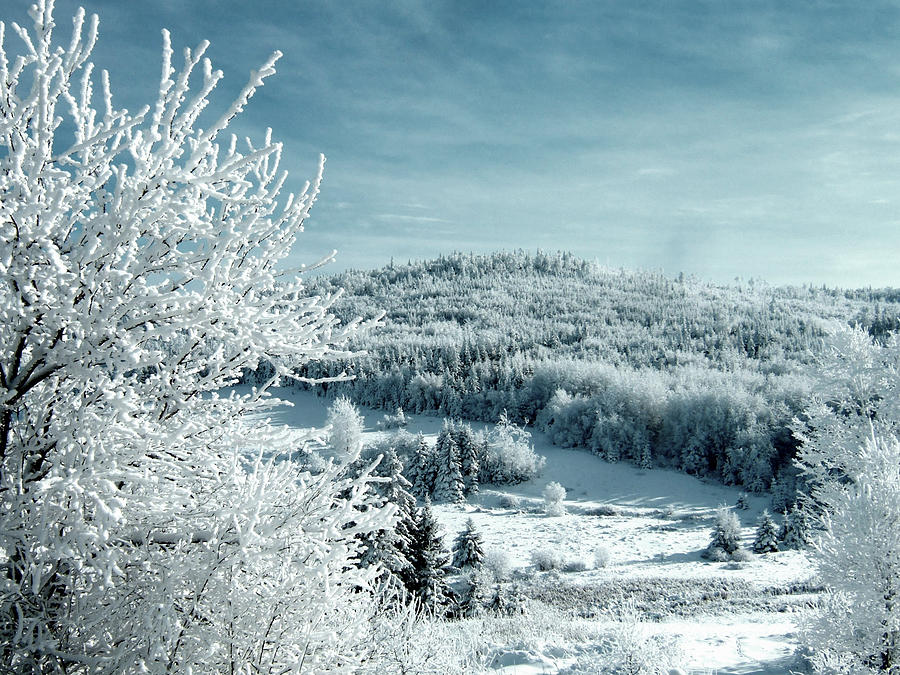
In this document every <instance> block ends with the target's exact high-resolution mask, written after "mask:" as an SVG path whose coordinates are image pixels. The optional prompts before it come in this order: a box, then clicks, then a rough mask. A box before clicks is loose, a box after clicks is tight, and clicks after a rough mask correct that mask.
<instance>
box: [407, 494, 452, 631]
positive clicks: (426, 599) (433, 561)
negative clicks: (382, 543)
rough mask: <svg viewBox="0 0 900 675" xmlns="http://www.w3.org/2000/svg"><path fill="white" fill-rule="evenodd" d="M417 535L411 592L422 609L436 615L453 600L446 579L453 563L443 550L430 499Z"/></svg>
mask: <svg viewBox="0 0 900 675" xmlns="http://www.w3.org/2000/svg"><path fill="white" fill-rule="evenodd" d="M416 525H417V527H416V532H415V536H414V537H413V540H412V550H411V551H410V562H411V563H412V567H413V579H412V583H411V586H412V591H413V593H414V594H415V596H416V598H417V599H418V601H419V602H420V603H421V606H422V609H423V610H425V611H426V612H429V613H432V614H436V613H437V612H438V611H439V610H440V609H441V608H442V607H444V606H445V605H446V604H447V602H448V600H449V598H450V593H451V592H450V588H449V586H447V582H446V580H445V579H444V576H445V573H446V570H445V568H446V566H447V563H448V562H449V560H450V556H449V555H448V554H447V550H446V549H445V548H444V544H443V539H442V538H441V533H440V528H439V526H438V522H437V520H436V519H435V517H434V513H433V511H432V510H431V500H429V499H428V498H426V499H425V504H424V506H422V508H421V509H419V517H418V520H417V523H416Z"/></svg>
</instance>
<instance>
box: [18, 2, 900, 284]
mask: <svg viewBox="0 0 900 675" xmlns="http://www.w3.org/2000/svg"><path fill="white" fill-rule="evenodd" d="M29 2H30V0H13V2H12V3H8V4H10V5H11V6H9V7H4V9H5V10H6V14H7V15H8V18H9V19H14V20H19V21H22V20H26V19H25V11H26V9H27V5H28V4H29ZM76 4H86V5H87V9H88V11H97V12H98V13H99V14H100V15H101V22H102V23H101V39H100V46H99V47H98V52H97V60H98V62H99V63H98V65H100V66H101V67H107V68H109V69H110V70H111V71H112V77H113V82H114V84H115V85H116V87H117V88H116V92H115V93H116V95H117V97H118V98H119V99H120V100H122V101H124V102H126V103H127V105H128V106H129V107H132V108H135V107H137V105H138V104H140V103H143V102H145V101H146V100H147V99H148V98H149V97H150V96H152V95H153V94H154V92H155V87H156V83H157V81H158V72H159V61H158V56H157V55H158V52H159V45H160V38H159V29H160V28H162V27H164V26H168V27H170V28H172V29H173V37H174V39H175V41H176V43H177V44H179V45H184V44H187V45H193V44H196V42H198V41H199V40H200V39H202V38H209V39H210V40H211V41H212V47H211V49H210V56H211V57H212V58H213V60H214V61H215V62H216V65H218V66H219V67H222V68H223V69H224V70H225V73H226V80H225V82H223V92H222V94H221V97H220V99H219V100H221V101H223V102H224V101H226V100H227V99H228V98H229V97H230V96H232V95H234V93H235V92H236V91H237V90H238V89H239V88H240V86H241V85H242V84H243V82H244V81H245V77H246V73H247V72H248V71H249V69H250V68H253V67H255V66H256V65H258V64H259V63H260V62H261V61H262V60H263V59H264V58H265V57H266V56H267V55H268V53H270V52H271V51H272V50H273V49H276V48H277V49H280V50H282V51H283V52H284V58H283V59H282V61H281V62H280V64H279V67H278V69H279V73H278V76H277V77H275V78H273V79H272V80H271V81H270V82H269V83H268V84H267V85H266V87H265V88H264V89H263V90H262V91H260V92H259V94H258V95H257V96H256V97H255V98H254V100H253V102H252V103H251V105H250V106H249V107H248V111H247V114H246V115H245V116H243V117H242V118H241V120H240V121H239V122H238V123H237V128H238V130H239V131H241V132H242V133H247V134H253V135H258V134H261V133H262V131H263V130H264V128H265V127H266V126H272V127H273V128H274V131H275V135H276V136H277V137H279V138H282V139H283V140H284V141H285V143H286V149H287V154H286V158H287V159H286V162H287V164H288V167H287V168H289V169H290V170H291V173H292V176H293V178H292V181H294V183H295V184H297V185H298V186H299V184H301V183H302V180H303V179H304V178H306V177H307V176H309V175H311V173H312V172H313V171H314V168H315V162H316V157H317V154H318V152H320V151H321V152H324V153H325V154H326V155H327V156H328V158H329V161H328V165H327V168H326V182H325V186H324V189H323V192H322V196H321V199H320V200H319V202H318V203H317V205H316V207H315V209H314V211H313V217H312V219H311V220H310V223H309V227H308V228H307V232H306V233H305V234H304V238H303V240H302V241H301V243H300V244H299V247H300V248H299V249H298V251H300V252H299V253H298V256H299V255H301V253H302V249H303V247H308V248H309V249H317V247H319V248H321V249H322V250H323V251H324V252H327V251H328V250H330V249H331V248H332V247H334V248H339V249H341V250H342V256H343V255H344V253H346V258H350V259H351V260H352V261H353V263H352V266H359V267H361V266H365V264H364V263H365V261H366V260H368V261H369V262H370V263H371V264H372V265H375V264H380V263H383V262H386V261H387V260H389V259H390V257H391V255H396V256H397V257H407V256H408V257H423V256H428V255H434V254H436V253H439V252H441V251H445V250H453V249H469V248H471V249H473V250H485V249H489V248H490V247H518V246H521V247H525V248H536V247H539V246H540V247H544V248H554V249H557V248H558V249H571V250H574V251H575V252H576V253H580V254H582V255H585V256H587V257H594V256H598V257H600V258H601V259H602V260H609V261H610V263H611V264H613V265H614V266H617V265H620V264H621V265H626V266H644V267H661V268H663V269H666V270H668V271H671V272H673V273H674V272H677V271H679V270H684V271H686V272H690V273H694V274H697V275H700V276H710V277H715V278H721V279H731V278H733V277H734V276H736V275H742V276H751V275H752V276H763V277H766V278H768V279H770V280H772V281H779V280H791V281H798V278H797V277H798V275H806V277H807V278H808V280H810V281H815V282H822V281H827V282H829V283H837V282H838V281H839V282H840V283H845V284H847V283H849V284H870V283H871V284H876V285H883V284H886V283H898V282H900V279H898V278H897V277H896V271H895V269H896V265H895V264H893V263H895V261H896V259H897V255H896V254H897V253H898V249H900V228H898V226H897V224H896V223H895V222H894V220H895V213H894V211H893V208H892V204H893V203H894V200H895V198H896V195H898V194H900V40H898V39H897V35H900V5H897V4H896V3H893V2H888V1H887V0H873V1H872V2H867V3H865V4H860V3H857V2H852V1H851V0H836V1H833V2H810V3H766V2H763V3H760V2H756V1H755V0H737V1H736V2H728V3H718V2H690V3H665V2H647V1H645V0H636V1H635V2H618V1H616V0H601V1H599V2H572V1H571V0H537V1H535V2H527V3H460V2H455V1H451V0H392V1H391V2H385V3H376V4H372V3H369V2H364V1H363V0H346V1H342V2H319V3H288V2H281V1H278V0H255V1H254V2H252V3H246V2H241V1H239V0H215V1H214V0H196V1H194V2H189V3H186V2H170V1H166V2H153V3H136V2H130V3H121V2H113V1H112V0H57V23H58V24H59V25H60V26H61V27H63V26H67V25H68V21H67V19H66V17H65V15H66V14H71V13H72V12H73V10H74V7H75V6H76ZM4 18H7V17H4ZM791 256H793V257H791ZM343 259H345V258H342V257H339V261H341V260H343ZM801 259H802V261H803V262H802V265H800V264H798V263H797V260H801ZM339 264H343V263H340V262H339ZM348 264H349V263H348Z"/></svg>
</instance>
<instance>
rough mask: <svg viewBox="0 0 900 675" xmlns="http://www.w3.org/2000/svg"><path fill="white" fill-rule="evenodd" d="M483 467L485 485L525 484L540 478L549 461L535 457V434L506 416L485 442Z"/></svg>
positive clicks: (482, 473)
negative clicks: (532, 440) (532, 439)
mask: <svg viewBox="0 0 900 675" xmlns="http://www.w3.org/2000/svg"><path fill="white" fill-rule="evenodd" d="M480 464H481V466H480V480H481V482H482V483H522V482H524V481H527V480H531V479H532V478H534V477H535V476H537V475H539V474H540V473H541V471H543V470H544V464H546V459H545V458H544V457H541V456H540V455H538V454H536V453H535V451H534V446H532V444H531V434H530V433H528V432H527V431H526V430H525V429H523V428H521V427H518V426H516V425H515V424H513V423H512V422H510V421H509V418H508V417H507V416H506V414H503V415H501V416H500V421H499V422H497V426H496V427H494V429H492V430H491V431H490V432H489V433H488V435H487V438H486V439H485V441H484V445H483V452H482V456H481V463H480Z"/></svg>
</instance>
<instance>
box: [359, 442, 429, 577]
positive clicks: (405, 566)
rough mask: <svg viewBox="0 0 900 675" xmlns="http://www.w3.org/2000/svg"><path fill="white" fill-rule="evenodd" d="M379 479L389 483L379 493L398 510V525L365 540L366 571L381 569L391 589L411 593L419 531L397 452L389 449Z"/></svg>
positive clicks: (363, 558)
mask: <svg viewBox="0 0 900 675" xmlns="http://www.w3.org/2000/svg"><path fill="white" fill-rule="evenodd" d="M375 475H377V476H379V477H382V478H385V479H387V480H386V481H385V482H380V483H377V484H376V485H377V492H378V494H379V495H380V496H381V497H382V498H383V500H384V501H385V502H386V503H389V504H392V505H393V506H394V507H395V508H396V521H395V522H394V526H393V527H392V528H389V529H384V530H380V531H378V532H375V533H370V534H368V535H365V536H364V537H363V547H364V548H363V554H362V555H361V557H360V565H361V566H362V567H370V566H373V565H379V566H380V567H381V568H382V570H383V572H382V574H381V575H380V581H381V582H382V583H383V584H384V585H386V586H387V587H388V588H389V589H392V590H398V591H399V590H400V589H401V588H403V589H406V590H409V591H411V590H412V586H413V579H414V572H413V566H412V563H411V561H410V557H411V556H412V546H413V543H412V542H413V539H414V537H415V531H416V527H417V526H416V502H415V499H414V498H413V496H412V495H411V494H410V492H409V488H410V484H409V481H408V480H407V479H406V477H405V476H404V475H403V463H402V462H401V461H400V458H399V457H398V456H397V452H396V451H395V450H394V449H393V448H388V450H387V451H386V452H385V453H384V456H383V457H382V459H381V462H379V464H378V467H377V468H376V473H375Z"/></svg>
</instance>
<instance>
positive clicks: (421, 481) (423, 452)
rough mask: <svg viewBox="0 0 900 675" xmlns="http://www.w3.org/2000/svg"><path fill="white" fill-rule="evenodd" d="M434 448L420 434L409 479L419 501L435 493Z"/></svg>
mask: <svg viewBox="0 0 900 675" xmlns="http://www.w3.org/2000/svg"><path fill="white" fill-rule="evenodd" d="M434 460H435V453H434V448H432V447H431V446H430V445H428V441H426V440H425V437H424V436H423V435H422V434H419V436H418V444H417V445H416V450H415V453H414V456H413V459H412V462H411V466H410V471H409V472H408V473H409V481H410V482H411V483H412V495H413V496H414V497H415V498H416V499H418V500H419V501H425V499H426V498H430V497H431V495H432V494H433V493H434V486H435V482H436V479H437V467H436V466H435V461H434Z"/></svg>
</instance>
